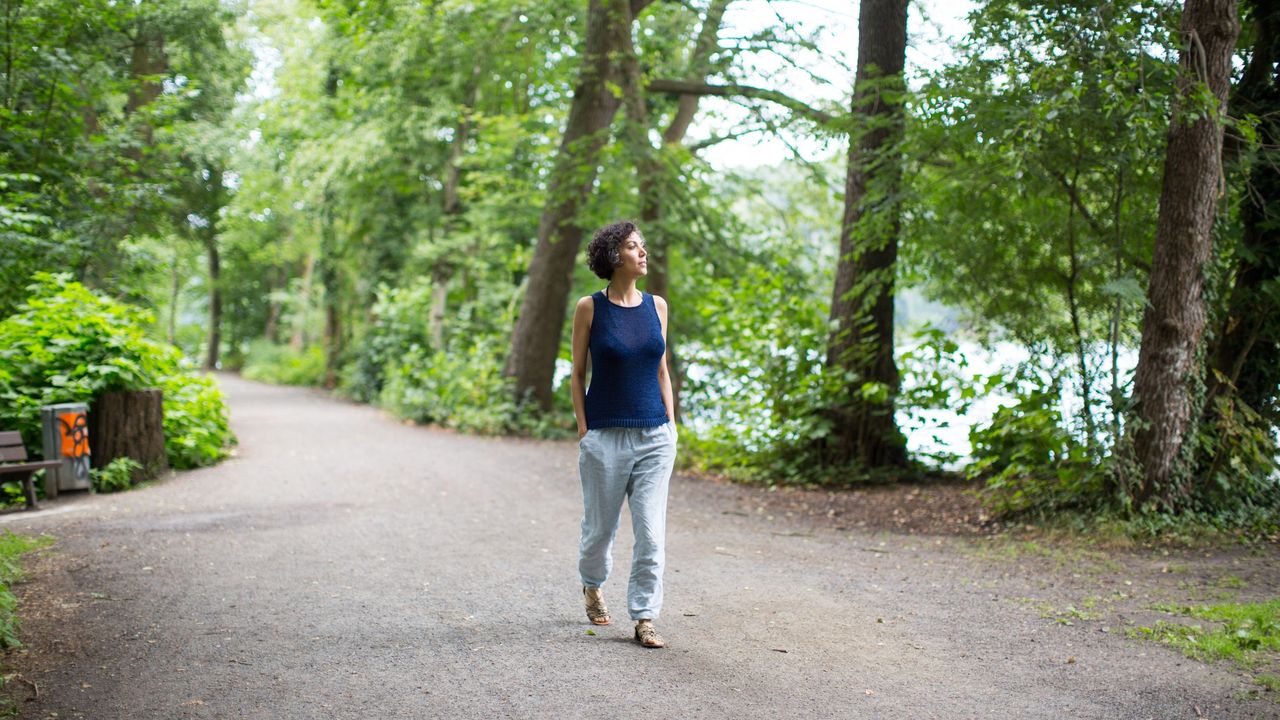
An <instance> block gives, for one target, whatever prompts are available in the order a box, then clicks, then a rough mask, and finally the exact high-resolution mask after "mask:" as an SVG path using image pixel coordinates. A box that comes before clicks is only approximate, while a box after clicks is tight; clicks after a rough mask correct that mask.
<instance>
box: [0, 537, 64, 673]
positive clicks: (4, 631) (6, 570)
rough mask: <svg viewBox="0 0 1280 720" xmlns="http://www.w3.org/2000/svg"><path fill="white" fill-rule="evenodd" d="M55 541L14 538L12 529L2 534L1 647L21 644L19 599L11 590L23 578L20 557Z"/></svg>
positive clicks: (0, 581) (0, 538)
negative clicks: (19, 637) (19, 636)
mask: <svg viewBox="0 0 1280 720" xmlns="http://www.w3.org/2000/svg"><path fill="white" fill-rule="evenodd" d="M52 542H53V538H52V537H50V536H48V535H41V536H39V537H35V538H32V537H27V536H24V535H15V534H13V533H12V532H11V531H9V530H5V531H4V533H3V534H0V648H14V647H18V646H20V645H22V643H21V641H19V639H18V630H19V623H18V599H17V598H16V597H14V594H13V591H12V590H10V589H9V588H10V586H12V585H13V584H14V583H16V582H19V581H21V580H22V577H23V572H22V566H21V565H20V564H19V558H20V557H21V556H22V555H23V554H24V553H27V552H30V551H32V550H35V549H38V548H42V547H45V546H47V545H49V544H50V543H52Z"/></svg>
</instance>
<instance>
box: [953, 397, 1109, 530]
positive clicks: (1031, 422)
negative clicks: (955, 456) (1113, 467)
mask: <svg viewBox="0 0 1280 720" xmlns="http://www.w3.org/2000/svg"><path fill="white" fill-rule="evenodd" d="M1058 405H1059V401H1058V393H1057V391H1056V389H1053V388H1048V389H1045V388H1036V389H1034V390H1032V391H1030V392H1026V393H1023V394H1021V395H1020V396H1019V397H1018V398H1017V402H1016V403H1015V404H1014V405H1011V406H1008V407H1002V408H1000V409H999V410H997V411H996V413H995V415H994V416H993V417H992V418H991V422H990V423H988V424H987V425H985V426H983V427H975V428H973V429H972V430H970V431H969V442H970V443H971V444H972V446H973V453H972V457H973V461H972V462H971V463H970V464H969V465H968V467H967V468H966V473H967V474H968V475H969V477H970V478H984V479H985V480H986V494H985V500H986V502H987V504H988V505H989V506H990V507H991V508H992V509H993V510H994V511H996V512H1000V513H1010V512H1022V511H1027V510H1040V511H1047V510H1053V509H1057V508H1063V507H1071V506H1077V505H1079V504H1081V503H1083V502H1096V501H1097V498H1099V496H1100V495H1101V490H1102V487H1103V484H1102V481H1103V475H1102V473H1101V472H1099V471H1098V470H1096V469H1095V468H1094V466H1093V464H1092V458H1091V457H1090V455H1089V453H1088V451H1087V450H1086V448H1084V447H1083V446H1082V445H1080V444H1078V443H1077V442H1076V441H1075V439H1074V438H1073V437H1072V436H1071V434H1070V433H1069V432H1068V431H1067V430H1066V428H1065V423H1064V422H1063V418H1062V413H1061V411H1059V409H1058Z"/></svg>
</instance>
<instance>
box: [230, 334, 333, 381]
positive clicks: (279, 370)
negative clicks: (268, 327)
mask: <svg viewBox="0 0 1280 720" xmlns="http://www.w3.org/2000/svg"><path fill="white" fill-rule="evenodd" d="M241 374H242V375H243V376H244V377H246V378H248V379H249V380H258V381H261V382H269V383H276V384H279V385H320V384H321V383H322V382H323V381H324V348H322V347H320V346H319V345H312V346H311V347H309V348H307V349H305V350H297V349H295V348H293V347H291V346H289V345H276V344H275V343H272V342H269V341H266V340H257V341H254V342H253V343H250V345H249V352H248V353H247V354H246V355H245V360H244V367H243V368H242V369H241Z"/></svg>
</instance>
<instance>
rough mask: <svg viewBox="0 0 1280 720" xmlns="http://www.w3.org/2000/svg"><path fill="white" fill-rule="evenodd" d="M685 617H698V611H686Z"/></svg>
mask: <svg viewBox="0 0 1280 720" xmlns="http://www.w3.org/2000/svg"><path fill="white" fill-rule="evenodd" d="M684 616H685V617H698V613H685V614H684Z"/></svg>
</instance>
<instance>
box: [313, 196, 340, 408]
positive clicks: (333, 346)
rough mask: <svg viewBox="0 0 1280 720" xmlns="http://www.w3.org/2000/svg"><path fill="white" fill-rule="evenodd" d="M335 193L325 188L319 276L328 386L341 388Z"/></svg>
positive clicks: (325, 370) (321, 215) (325, 380)
mask: <svg viewBox="0 0 1280 720" xmlns="http://www.w3.org/2000/svg"><path fill="white" fill-rule="evenodd" d="M336 202H337V200H336V199H335V198H334V193H333V190H331V189H329V188H325V191H324V207H323V208H322V209H321V211H320V258H319V261H318V267H317V273H318V274H319V276H320V287H321V288H322V289H323V291H324V386H325V387H327V388H333V387H337V385H338V358H339V357H340V356H341V354H342V315H341V305H340V302H341V299H342V289H341V287H340V277H339V274H338V238H337V234H338V231H337V227H336V226H335V220H334V213H335V208H334V204H335V203H336Z"/></svg>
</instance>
